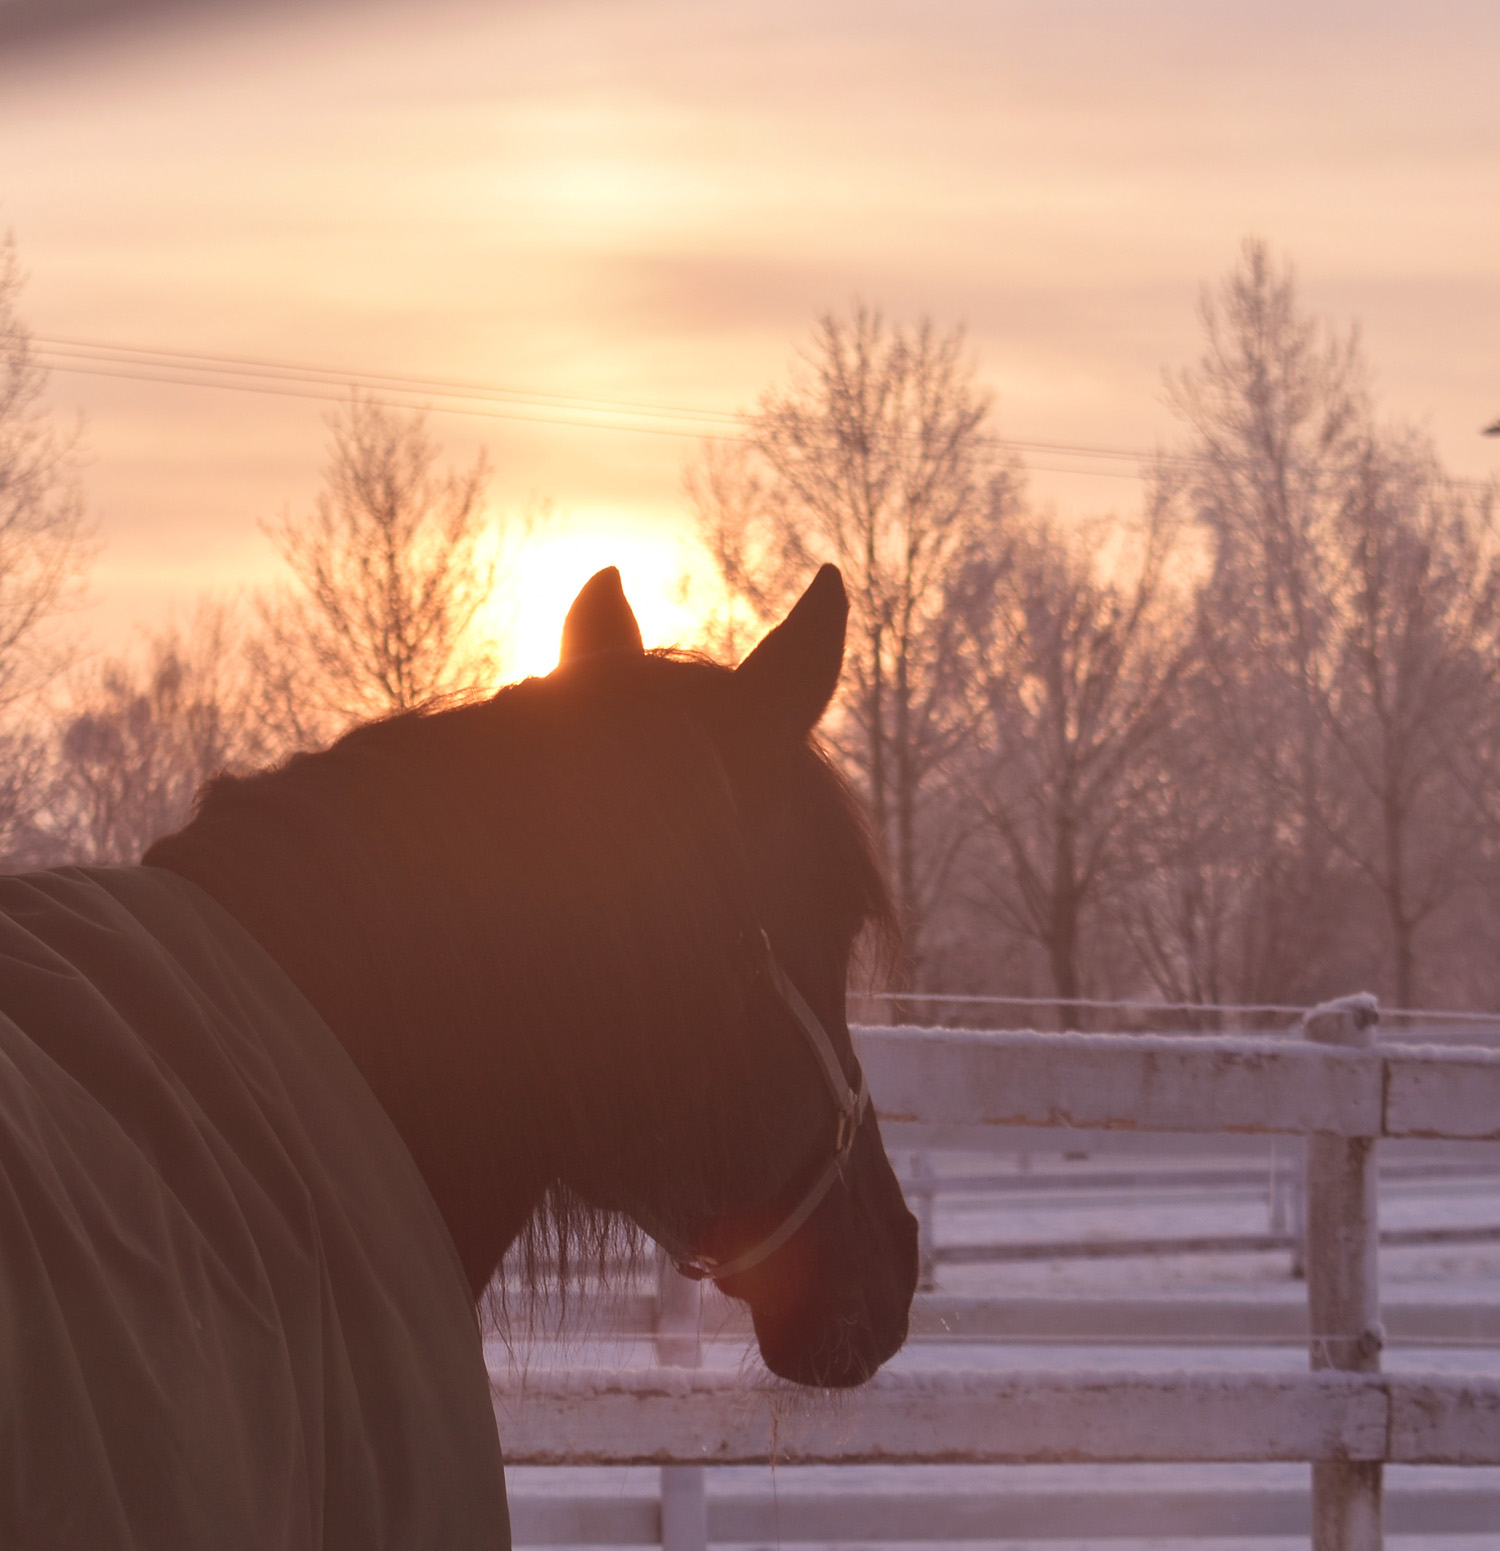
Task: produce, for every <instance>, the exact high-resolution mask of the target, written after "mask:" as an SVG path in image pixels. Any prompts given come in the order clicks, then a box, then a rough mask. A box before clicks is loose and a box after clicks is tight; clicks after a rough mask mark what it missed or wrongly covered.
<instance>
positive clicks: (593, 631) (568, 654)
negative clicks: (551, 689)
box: [557, 565, 645, 668]
mask: <svg viewBox="0 0 1500 1551" xmlns="http://www.w3.org/2000/svg"><path fill="white" fill-rule="evenodd" d="M643 651H645V647H644V645H643V644H642V642H641V627H640V626H639V625H638V624H636V622H635V615H634V613H632V612H631V608H630V604H629V603H628V602H626V600H625V589H624V588H623V587H622V586H621V585H620V573H619V571H618V569H617V568H616V567H614V566H612V565H611V566H606V567H605V568H604V570H602V571H595V572H594V574H593V575H592V576H591V577H589V579H588V580H587V581H586V582H585V583H584V584H583V586H582V587H581V588H580V589H579V593H578V596H577V597H576V598H574V599H573V607H572V608H570V609H569V610H568V617H567V618H566V619H565V620H564V621H563V632H562V652H561V654H560V655H559V657H558V659H557V665H558V667H560V668H566V667H567V666H568V664H569V663H572V662H577V661H578V660H579V658H581V657H593V656H596V655H597V654H598V653H600V652H634V653H635V654H636V655H637V656H639V655H640V654H641V653H642V652H643Z"/></svg>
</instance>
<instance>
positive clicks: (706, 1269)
mask: <svg viewBox="0 0 1500 1551" xmlns="http://www.w3.org/2000/svg"><path fill="white" fill-rule="evenodd" d="M760 940H761V943H762V944H763V945H764V950H765V956H764V957H763V958H762V960H761V962H760V965H759V972H760V973H761V974H763V975H764V976H765V977H766V979H767V981H768V982H769V983H770V987H771V990H772V992H773V993H774V994H775V996H776V998H777V1000H778V1001H779V1002H780V1003H781V1005H782V1006H783V1007H785V1008H786V1010H787V1011H788V1012H789V1013H790V1014H791V1015H792V1018H793V1019H794V1020H795V1022H796V1024H797V1027H798V1028H799V1029H801V1031H802V1034H803V1036H804V1038H805V1039H806V1040H807V1043H808V1045H809V1047H810V1048H811V1050H812V1053H813V1057H814V1058H815V1059H816V1061H817V1063H818V1067H819V1069H820V1070H821V1071H822V1073H823V1078H824V1081H826V1082H827V1084H828V1091H829V1093H831V1094H832V1095H833V1103H834V1108H835V1109H836V1110H837V1112H838V1122H837V1128H836V1130H835V1131H834V1149H833V1157H832V1158H831V1159H830V1160H829V1162H828V1165H827V1167H826V1168H825V1169H824V1170H823V1172H822V1173H821V1174H819V1175H818V1177H817V1179H816V1180H814V1182H813V1183H812V1185H811V1186H810V1187H809V1189H808V1190H807V1191H806V1193H805V1194H804V1195H803V1196H802V1198H801V1199H800V1200H799V1201H798V1202H797V1204H796V1206H794V1207H793V1208H792V1209H791V1211H790V1212H788V1213H787V1215H786V1216H785V1217H784V1218H783V1219H782V1220H781V1222H780V1223H779V1224H778V1225H777V1227H775V1228H774V1229H772V1231H771V1232H770V1233H768V1234H767V1235H766V1236H765V1238H763V1239H762V1240H761V1241H760V1242H759V1243H758V1244H756V1245H755V1246H754V1247H753V1248H751V1249H747V1250H746V1251H745V1252H744V1254H742V1255H736V1256H735V1257H734V1258H733V1259H732V1260H715V1259H713V1258H712V1256H709V1255H696V1256H693V1257H691V1258H688V1259H682V1260H679V1261H677V1262H676V1265H677V1269H678V1271H679V1272H680V1273H681V1274H682V1275H683V1276H686V1277H690V1278H691V1279H692V1280H693V1281H700V1282H701V1281H703V1280H705V1279H706V1278H710V1277H712V1278H713V1279H715V1280H719V1279H721V1278H723V1277H726V1276H738V1275H739V1274H740V1272H742V1271H748V1270H749V1269H750V1268H751V1267H752V1266H758V1265H759V1264H760V1263H761V1261H763V1260H767V1259H769V1258H770V1256H772V1255H774V1254H775V1253H776V1251H777V1250H778V1249H780V1248H781V1246H782V1245H783V1244H785V1243H786V1242H787V1240H788V1239H790V1238H791V1236H792V1235H793V1234H794V1233H795V1232H796V1231H797V1230H798V1229H799V1228H800V1227H801V1226H802V1225H803V1223H805V1222H806V1221H807V1219H808V1218H809V1217H811V1216H812V1214H813V1213H814V1212H815V1211H817V1209H818V1206H819V1204H820V1203H821V1202H822V1200H823V1197H824V1196H826V1195H827V1194H828V1192H829V1190H831V1189H832V1188H833V1182H834V1180H836V1179H837V1178H838V1177H839V1176H840V1174H842V1173H843V1169H844V1165H845V1164H846V1163H847V1162H848V1161H849V1154H850V1152H851V1151H853V1148H854V1138H855V1136H856V1134H857V1133H858V1131H859V1127H860V1122H861V1121H862V1120H863V1119H864V1118H865V1111H866V1110H867V1109H868V1108H869V1107H870V1085H869V1083H868V1081H866V1079H865V1074H864V1069H863V1068H862V1067H860V1068H859V1086H858V1087H857V1088H856V1087H854V1086H852V1085H851V1084H850V1082H849V1079H848V1077H846V1076H845V1075H844V1066H843V1063H842V1062H841V1061H840V1060H839V1056H838V1052H837V1051H836V1050H835V1049H834V1048H833V1041H832V1040H831V1039H829V1037H828V1030H827V1029H825V1028H824V1027H823V1024H822V1021H821V1020H820V1019H819V1017H818V1015H817V1013H815V1012H814V1011H813V1010H812V1008H811V1007H809V1006H808V1004H807V999H806V998H805V997H804V996H803V995H802V993H801V992H800V991H799V990H798V989H797V987H796V986H795V985H793V984H792V981H791V977H790V976H789V975H788V974H787V973H786V971H785V970H784V969H782V967H781V965H780V964H778V963H777V962H776V955H775V954H774V953H772V952H771V940H770V938H768V937H767V936H766V934H765V933H764V932H762V933H761V934H760ZM857 1064H858V1063H856V1065H857Z"/></svg>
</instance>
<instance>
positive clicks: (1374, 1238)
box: [1302, 996, 1384, 1551]
mask: <svg viewBox="0 0 1500 1551" xmlns="http://www.w3.org/2000/svg"><path fill="white" fill-rule="evenodd" d="M1379 1019H1380V1010H1379V1007H1378V1004H1377V1003H1376V1001H1375V998H1374V997H1372V996H1351V997H1346V998H1344V999H1343V1000H1341V1001H1337V1002H1328V1003H1325V1004H1324V1005H1323V1006H1321V1007H1315V1008H1313V1009H1312V1011H1311V1012H1309V1013H1308V1014H1307V1015H1306V1017H1305V1018H1304V1019H1303V1020H1302V1031H1303V1034H1304V1035H1305V1036H1306V1038H1308V1039H1310V1040H1315V1041H1317V1042H1318V1043H1319V1044H1324V1045H1342V1046H1346V1047H1355V1048H1368V1047H1370V1046H1371V1045H1373V1044H1374V1042H1375V1026H1376V1024H1377V1023H1378V1022H1379ZM1375 1149H1376V1139H1375V1138H1374V1137H1372V1136H1355V1137H1348V1136H1327V1135H1312V1136H1309V1137H1308V1138H1307V1207H1306V1210H1307V1257H1306V1258H1307V1313H1308V1328H1309V1330H1310V1332H1311V1334H1312V1342H1311V1346H1310V1348H1309V1357H1310V1360H1311V1364H1312V1367H1313V1368H1314V1369H1319V1368H1338V1369H1342V1370H1344V1371H1346V1372H1350V1373H1378V1372H1379V1371H1380V1350H1381V1347H1382V1345H1383V1344H1384V1332H1383V1330H1382V1328H1381V1324H1380V1266H1379V1249H1380V1220H1379V1194H1378V1186H1379V1180H1378V1176H1377V1173H1376V1160H1375ZM1382 1472H1383V1467H1382V1466H1381V1464H1380V1463H1379V1462H1378V1461H1375V1462H1367V1461H1363V1460H1361V1461H1353V1460H1328V1461H1319V1462H1317V1463H1315V1464H1314V1465H1313V1467H1312V1508H1313V1539H1312V1544H1313V1551H1380V1548H1381V1546H1382V1545H1383V1544H1384V1531H1383V1528H1382V1506H1381V1491H1382Z"/></svg>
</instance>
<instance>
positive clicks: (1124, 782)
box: [968, 499, 1194, 1001]
mask: <svg viewBox="0 0 1500 1551" xmlns="http://www.w3.org/2000/svg"><path fill="white" fill-rule="evenodd" d="M1130 537H1131V538H1133V542H1127V541H1126V540H1127V534H1126V530H1125V526H1124V525H1123V524H1120V523H1108V524H1105V523H1097V524H1082V525H1079V526H1078V527H1077V528H1075V529H1072V530H1070V531H1065V530H1063V529H1062V528H1060V527H1059V526H1058V525H1057V524H1055V523H1053V522H1049V521H1046V520H1037V521H1035V522H1033V523H1032V524H1030V525H1029V527H1027V528H1026V529H1024V530H1018V531H1017V532H1016V534H1015V535H1014V537H1013V539H1012V542H1011V544H1010V546H1009V548H1008V550H1007V551H1006V553H1005V555H1004V557H1003V559H1002V560H1001V561H1000V563H999V564H998V565H995V566H994V567H993V569H992V570H991V572H990V574H989V575H988V576H986V577H985V578H984V585H982V586H980V587H978V588H976V589H975V591H974V594H973V596H972V598H971V603H970V610H969V615H968V617H969V621H970V625H971V628H972V630H973V631H974V634H975V637H976V639H977V641H978V643H979V646H980V657H981V660H982V663H983V678H982V685H981V693H982V696H983V701H984V706H985V712H986V715H985V721H984V725H983V734H984V736H983V745H982V753H981V757H980V761H979V763H978V764H977V766H976V773H977V776H978V781H977V790H976V802H977V806H978V808H979V810H980V812H981V813H982V814H983V816H984V819H985V821H986V823H987V825H988V827H989V829H990V832H991V834H992V836H993V838H994V839H995V840H996V841H997V842H998V851H999V855H998V858H997V861H996V863H995V866H994V867H993V869H992V870H991V873H990V876H989V880H988V887H987V888H986V889H985V890H984V894H983V899H984V903H985V905H986V907H987V908H988V910H989V911H990V912H992V913H993V914H994V915H995V916H996V917H997V918H998V919H999V920H1000V922H1001V924H1002V925H1003V926H1004V927H1005V928H1006V929H1007V930H1008V931H1010V932H1011V933H1013V934H1016V935H1019V936H1021V937H1024V938H1028V939H1030V940H1031V941H1033V942H1034V943H1036V944H1037V945H1038V946H1039V947H1040V948H1041V949H1042V950H1043V952H1044V954H1045V956H1046V960H1047V964H1048V968H1049V970H1050V973H1051V979H1052V985H1053V990H1054V993H1055V995H1056V996H1057V997H1058V998H1059V999H1060V1000H1063V1001H1067V1000H1074V999H1077V998H1079V997H1081V996H1083V995H1084V994H1085V987H1084V978H1083V966H1084V963H1085V962H1086V955H1085V943H1084V935H1085V930H1086V927H1087V924H1088V922H1089V919H1090V917H1091V915H1097V913H1098V910H1099V908H1100V906H1101V905H1102V904H1103V903H1104V902H1105V901H1106V900H1107V899H1108V898H1109V897H1110V896H1111V895H1112V894H1113V893H1115V892H1116V891H1118V890H1119V888H1120V887H1121V886H1122V883H1123V881H1124V880H1125V879H1126V878H1127V877H1130V876H1133V875H1134V873H1135V872H1136V871H1138V870H1139V868H1140V866H1141V855H1142V847H1141V836H1140V827H1141V823H1142V820H1143V817H1144V814H1145V813H1146V811H1148V798H1149V792H1148V791H1147V790H1146V788H1147V786H1148V784H1149V782H1148V777H1149V775H1150V774H1151V772H1152V759H1151V755H1152V751H1153V748H1154V747H1155V745H1157V744H1158V743H1159V742H1160V740H1161V739H1162V738H1163V736H1164V735H1165V733H1166V732H1167V730H1168V729H1169V728H1170V726H1171V723H1172V718H1173V714H1174V709H1175V703H1176V695H1177V691H1178V688H1179V685H1180V683H1181V681H1182V679H1183V677H1184V674H1185V672H1186V671H1187V667H1188V664H1189V661H1190V659H1191V655H1192V651H1193V645H1194V632H1193V620H1192V605H1191V598H1190V593H1189V591H1188V589H1187V587H1186V586H1185V585H1184V583H1183V579H1182V577H1181V576H1180V575H1179V568H1178V566H1177V563H1176V562H1177V561H1178V560H1179V558H1180V554H1181V545H1180V538H1181V534H1180V531H1179V528H1178V525H1177V523H1176V521H1175V520H1174V517H1173V513H1172V508H1171V503H1170V502H1169V501H1168V500H1166V499H1157V500H1155V501H1153V502H1152V503H1151V505H1150V506H1149V507H1148V510H1147V512H1146V514H1145V517H1144V520H1143V521H1142V523H1141V524H1140V525H1139V528H1138V531H1137V532H1136V533H1135V534H1134V535H1131V536H1130Z"/></svg>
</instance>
